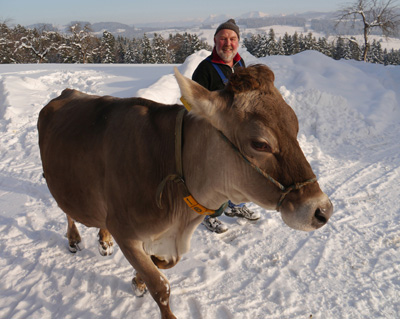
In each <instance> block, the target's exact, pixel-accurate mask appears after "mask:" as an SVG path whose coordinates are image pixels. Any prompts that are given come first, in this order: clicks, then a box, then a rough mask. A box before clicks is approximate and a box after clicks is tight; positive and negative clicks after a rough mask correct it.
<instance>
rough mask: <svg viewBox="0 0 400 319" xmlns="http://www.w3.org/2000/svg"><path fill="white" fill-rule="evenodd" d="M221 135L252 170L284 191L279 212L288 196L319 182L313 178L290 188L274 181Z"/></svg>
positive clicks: (280, 199) (279, 203)
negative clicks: (292, 192)
mask: <svg viewBox="0 0 400 319" xmlns="http://www.w3.org/2000/svg"><path fill="white" fill-rule="evenodd" d="M218 132H219V134H220V135H221V137H222V139H223V140H224V141H225V142H227V143H228V144H229V145H230V146H231V147H232V149H233V150H234V151H235V152H236V153H237V154H238V155H239V156H240V157H241V158H242V159H243V160H244V161H245V162H246V163H247V164H249V165H250V166H251V167H252V168H254V169H255V170H256V171H257V172H258V173H259V174H261V175H262V176H264V177H265V178H267V179H268V180H269V181H270V182H271V183H273V184H274V185H275V186H276V187H278V188H279V189H280V190H281V191H282V195H281V197H280V198H279V201H278V204H277V205H276V210H277V211H279V208H280V207H281V205H282V203H283V201H284V200H285V198H286V195H287V194H289V193H290V192H291V191H293V190H297V189H300V188H302V187H304V186H306V185H309V184H312V183H315V182H316V181H317V178H311V179H308V180H306V181H304V182H302V183H295V184H293V185H290V186H288V187H285V186H283V185H282V184H281V183H279V182H278V181H277V180H276V179H274V178H273V177H272V176H271V175H269V174H267V173H266V172H264V171H263V170H261V168H259V167H258V166H256V165H254V164H253V163H252V162H251V161H250V160H249V159H248V158H247V157H246V156H245V155H244V154H243V153H242V152H241V151H240V150H239V149H238V148H237V147H236V145H235V144H233V143H232V142H231V141H230V140H229V139H228V138H227V137H226V136H225V135H224V133H222V132H221V131H218Z"/></svg>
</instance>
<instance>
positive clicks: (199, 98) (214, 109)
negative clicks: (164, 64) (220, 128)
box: [175, 68, 225, 125]
mask: <svg viewBox="0 0 400 319" xmlns="http://www.w3.org/2000/svg"><path fill="white" fill-rule="evenodd" d="M175 77H176V80H177V81H178V85H179V88H180V90H181V94H182V99H181V100H182V102H183V103H184V104H185V106H186V108H187V109H189V110H190V112H192V113H193V114H195V115H199V116H201V117H203V118H206V119H208V120H209V121H210V122H214V121H215V120H216V114H217V113H219V111H221V109H223V108H224V106H225V103H223V99H222V98H221V97H220V94H219V93H218V92H210V91H209V90H207V89H206V88H204V87H203V86H201V85H200V84H198V83H197V82H195V81H193V80H190V79H188V78H187V77H185V76H183V75H182V74H181V73H180V72H179V71H178V69H177V68H175ZM214 125H215V123H214Z"/></svg>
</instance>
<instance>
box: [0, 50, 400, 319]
mask: <svg viewBox="0 0 400 319" xmlns="http://www.w3.org/2000/svg"><path fill="white" fill-rule="evenodd" d="M207 54H208V52H206V51H200V52H198V53H196V54H194V55H192V56H191V57H189V58H188V60H187V61H186V62H185V63H184V64H183V65H180V66H179V69H180V71H181V72H182V73H183V74H184V75H186V76H189V77H190V76H191V73H192V72H193V70H194V69H195V67H196V66H197V64H198V63H199V62H200V61H201V60H202V59H203V58H204V57H206V56H207ZM241 54H242V56H243V57H244V58H245V60H246V62H247V63H248V64H250V63H265V64H267V65H268V66H270V68H271V69H272V70H273V71H274V72H275V77H276V81H275V84H276V87H277V88H278V89H279V90H280V91H281V93H282V95H283V96H284V98H285V99H286V100H287V102H288V103H289V104H290V105H291V106H292V107H293V109H294V110H295V111H296V113H297V115H298V118H299V123H300V132H299V137H298V138H299V142H300V144H301V146H302V148H303V150H304V152H305V154H306V156H307V158H308V160H309V162H310V164H311V165H312V167H313V169H314V172H315V173H316V175H317V176H318V178H319V183H320V185H321V188H322V189H323V190H324V191H325V192H326V193H327V194H328V195H329V197H330V199H331V200H332V202H333V204H334V206H335V213H334V215H333V216H332V218H331V220H330V221H329V223H328V224H327V225H326V226H325V227H323V228H321V229H320V230H317V231H314V232H310V233H304V232H299V231H295V230H292V229H290V228H288V227H287V226H285V225H284V224H283V222H282V221H281V218H280V217H279V213H277V212H273V211H265V210H264V209H262V208H260V207H257V206H256V205H254V204H252V203H249V207H250V208H251V209H253V210H255V211H258V212H260V213H261V214H262V217H261V219H260V220H259V221H258V222H256V223H250V222H247V221H243V220H238V219H235V218H228V217H226V216H223V217H222V220H223V221H224V222H226V223H227V224H228V225H229V228H230V229H229V231H228V232H227V233H224V234H221V235H217V234H214V233H211V232H209V231H207V230H206V229H205V228H204V227H203V226H202V225H201V226H199V227H198V229H197V230H196V231H195V233H194V236H193V238H192V242H191V243H192V247H191V250H190V252H189V253H188V254H186V255H185V256H184V257H183V258H182V260H181V261H180V263H179V264H178V265H177V266H176V267H174V268H172V269H170V270H166V271H164V274H165V275H166V277H167V278H168V279H169V281H170V284H171V308H172V311H173V312H174V313H175V315H176V316H177V317H178V318H195V319H200V318H207V319H213V318H218V319H229V318H241V319H242V318H245V319H246V318H252V319H254V318H263V319H264V318H268V319H272V318H311V317H312V318H321V319H322V318H324V319H325V318H335V319H336V318H398V315H399V313H400V274H399V272H400V204H399V198H400V185H399V184H400V178H399V175H400V153H399V149H400V125H399V124H400V107H399V105H400V66H391V67H384V66H382V65H373V64H366V63H363V62H355V61H344V60H341V61H334V60H332V59H330V58H328V57H325V56H324V55H322V54H320V53H317V52H310V51H307V52H303V53H301V54H298V55H295V56H274V57H266V58H260V59H256V58H254V57H252V56H251V55H249V54H248V53H247V52H241ZM172 74H173V65H65V64H63V65H49V64H43V65H0V132H1V133H0V257H1V258H0V287H1V289H0V318H5V319H8V318H10V319H11V318H13V319H16V318H30V319H32V318H40V319H47V318H81V319H82V318H83V319H89V318H107V319H109V318H125V317H129V318H159V310H158V307H157V305H156V304H155V302H154V301H153V299H152V298H151V296H150V295H146V296H145V297H144V298H137V297H135V296H134V295H133V292H132V291H131V285H130V282H131V279H132V276H133V269H132V267H131V266H130V265H129V264H128V262H127V261H126V260H125V258H124V257H123V255H122V253H121V251H120V250H119V248H118V246H116V247H115V252H114V255H112V256H108V257H102V256H100V254H99V253H98V249H97V238H96V235H97V230H96V229H87V228H85V227H84V226H82V225H78V228H79V230H80V232H81V235H82V237H83V240H84V242H83V246H84V247H83V248H84V249H83V250H82V251H80V252H78V253H77V254H74V255H73V254H71V253H69V252H68V249H67V239H66V238H65V232H66V218H65V215H64V214H63V213H62V212H61V210H60V209H59V208H58V207H57V205H56V203H55V201H54V200H53V199H52V197H51V195H50V193H49V191H48V189H47V187H46V184H45V181H44V179H43V178H42V176H41V173H42V170H41V162H40V158H39V150H38V146H37V138H38V137H37V131H36V121H37V116H38V112H39V111H40V109H41V108H42V107H43V106H44V105H45V104H46V103H47V102H48V101H49V100H50V99H52V98H54V97H56V96H57V95H58V94H60V92H61V91H62V90H63V89H64V88H66V87H69V88H75V89H78V90H82V91H84V92H88V93H93V94H99V95H114V96H119V97H128V96H142V97H147V98H152V99H154V100H157V101H159V102H165V103H175V102H177V101H178V98H179V89H178V85H177V84H176V82H175V79H174V77H173V75H172Z"/></svg>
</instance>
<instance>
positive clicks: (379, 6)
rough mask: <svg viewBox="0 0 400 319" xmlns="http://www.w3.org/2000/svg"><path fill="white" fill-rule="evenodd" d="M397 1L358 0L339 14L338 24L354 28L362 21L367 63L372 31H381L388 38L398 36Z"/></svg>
mask: <svg viewBox="0 0 400 319" xmlns="http://www.w3.org/2000/svg"><path fill="white" fill-rule="evenodd" d="M396 3H397V0H356V1H355V2H354V3H353V4H351V5H350V6H347V7H344V8H343V9H342V10H340V11H339V12H338V23H337V26H338V25H340V24H348V23H352V26H353V27H354V25H355V24H356V23H357V22H359V21H361V22H362V25H363V36H364V53H363V60H364V61H367V55H368V51H369V49H370V43H369V35H370V34H371V31H372V29H380V30H381V31H382V34H383V35H384V36H386V37H388V36H392V35H397V34H398V32H399V28H400V7H399V6H397V5H396Z"/></svg>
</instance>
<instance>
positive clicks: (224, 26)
mask: <svg viewBox="0 0 400 319" xmlns="http://www.w3.org/2000/svg"><path fill="white" fill-rule="evenodd" d="M222 29H229V30H232V31H235V32H236V34H237V36H238V39H240V34H239V27H238V26H237V25H236V22H235V20H234V19H229V20H228V21H226V22H224V23H222V24H220V26H219V27H218V28H217V30H216V31H215V33H214V36H216V35H217V33H218V32H219V31H221V30H222Z"/></svg>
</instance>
